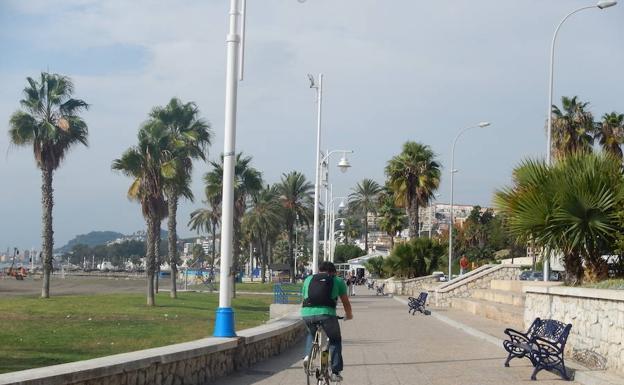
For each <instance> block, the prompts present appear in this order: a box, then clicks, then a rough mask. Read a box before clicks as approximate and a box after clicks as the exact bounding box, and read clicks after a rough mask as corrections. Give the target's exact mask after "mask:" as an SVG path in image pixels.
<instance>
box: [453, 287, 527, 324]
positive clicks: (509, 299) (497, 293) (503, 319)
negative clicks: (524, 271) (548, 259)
mask: <svg viewBox="0 0 624 385" xmlns="http://www.w3.org/2000/svg"><path fill="white" fill-rule="evenodd" d="M525 283H526V284H535V282H527V281H506V280H505V281H503V280H492V281H490V288H489V289H474V290H472V293H471V296H470V297H466V298H453V299H452V300H451V307H452V308H453V309H458V310H462V311H465V312H468V313H472V314H475V315H478V316H481V317H484V318H488V319H491V320H494V321H498V322H500V323H502V324H504V325H505V326H508V327H511V328H514V329H519V330H522V329H524V297H525V295H524V293H522V286H523V284H525Z"/></svg>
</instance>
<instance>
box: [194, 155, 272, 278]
mask: <svg viewBox="0 0 624 385" xmlns="http://www.w3.org/2000/svg"><path fill="white" fill-rule="evenodd" d="M251 161H252V158H251V157H250V156H244V155H243V153H242V152H239V153H238V154H236V160H235V163H234V229H233V230H234V234H233V235H234V236H233V240H232V243H233V248H232V250H233V254H234V255H233V259H232V260H233V263H234V266H232V270H233V271H238V266H239V265H240V263H239V259H240V256H241V244H240V243H241V235H242V234H241V221H242V219H243V215H244V214H245V211H246V209H247V204H248V200H249V198H250V197H251V196H252V195H253V194H255V193H257V192H258V191H260V190H261V189H262V173H260V171H258V170H256V169H255V168H253V167H252V166H251ZM210 165H211V166H212V170H211V171H210V172H208V173H206V174H205V175H204V183H205V185H206V195H207V196H209V197H211V198H209V199H213V201H214V202H217V201H218V202H221V197H222V191H223V155H221V160H220V162H214V161H213V162H210ZM213 207H214V206H213ZM222 268H223V267H222ZM233 278H234V277H233Z"/></svg>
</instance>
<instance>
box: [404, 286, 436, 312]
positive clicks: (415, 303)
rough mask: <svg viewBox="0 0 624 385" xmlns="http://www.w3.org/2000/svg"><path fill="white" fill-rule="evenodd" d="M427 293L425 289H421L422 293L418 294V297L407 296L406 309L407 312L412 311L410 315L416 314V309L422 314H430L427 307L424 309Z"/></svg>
mask: <svg viewBox="0 0 624 385" xmlns="http://www.w3.org/2000/svg"><path fill="white" fill-rule="evenodd" d="M428 295H429V293H427V292H426V291H423V292H422V293H420V294H419V295H418V298H414V297H409V298H408V301H409V302H408V303H407V306H409V309H408V310H407V312H408V313H412V315H414V314H416V312H417V311H419V312H421V313H423V314H424V315H430V314H431V312H430V311H429V310H427V309H425V306H427V296H428Z"/></svg>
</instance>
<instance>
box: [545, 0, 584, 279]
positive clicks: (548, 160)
mask: <svg viewBox="0 0 624 385" xmlns="http://www.w3.org/2000/svg"><path fill="white" fill-rule="evenodd" d="M592 8H596V6H595V5H592V6H588V7H582V8H579V9H576V10H574V11H572V12H570V13H569V14H567V15H566V16H565V17H564V18H563V19H561V21H560V22H559V25H557V28H556V29H555V33H554V34H553V38H552V42H551V44H550V73H549V78H548V80H549V81H548V110H547V116H548V127H547V130H546V132H547V135H548V138H547V142H546V164H548V165H550V164H552V155H551V151H552V105H553V89H554V71H555V43H556V42H557V35H558V33H559V29H560V28H561V26H562V25H563V23H564V22H565V21H566V20H568V18H569V17H570V16H572V15H574V14H575V13H577V12H580V11H582V10H585V9H592ZM543 273H544V281H548V279H549V278H548V277H549V275H550V253H547V255H545V256H544V272H543Z"/></svg>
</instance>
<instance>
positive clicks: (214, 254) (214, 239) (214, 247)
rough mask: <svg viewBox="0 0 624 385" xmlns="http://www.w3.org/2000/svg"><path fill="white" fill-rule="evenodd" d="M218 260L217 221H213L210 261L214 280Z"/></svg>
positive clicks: (211, 277)
mask: <svg viewBox="0 0 624 385" xmlns="http://www.w3.org/2000/svg"><path fill="white" fill-rule="evenodd" d="M216 261H217V222H212V261H210V279H211V282H212V281H214V267H215V263H216Z"/></svg>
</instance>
